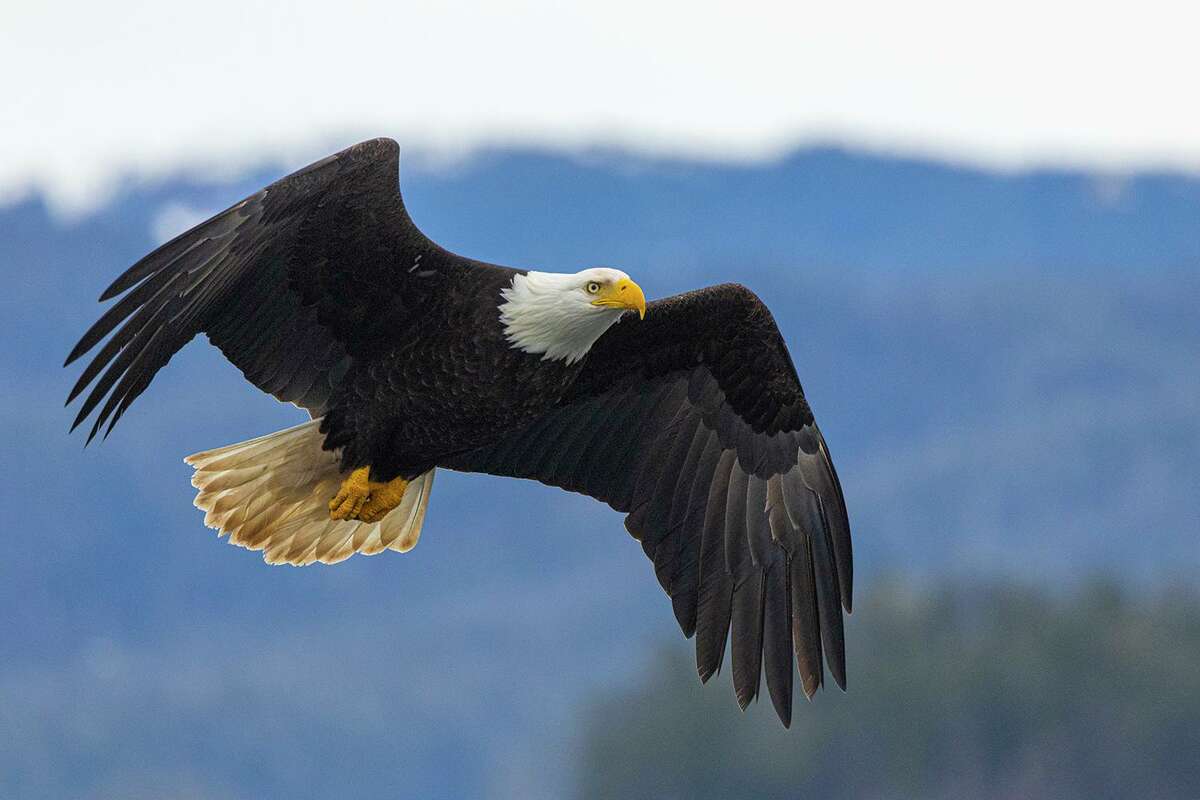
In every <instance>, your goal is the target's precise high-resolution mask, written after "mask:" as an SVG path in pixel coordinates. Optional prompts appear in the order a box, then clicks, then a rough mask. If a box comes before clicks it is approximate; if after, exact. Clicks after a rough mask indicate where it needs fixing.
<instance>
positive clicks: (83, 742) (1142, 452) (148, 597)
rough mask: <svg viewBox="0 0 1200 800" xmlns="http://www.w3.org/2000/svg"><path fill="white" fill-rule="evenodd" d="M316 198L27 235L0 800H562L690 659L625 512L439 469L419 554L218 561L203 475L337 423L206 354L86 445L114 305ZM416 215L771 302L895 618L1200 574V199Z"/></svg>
mask: <svg viewBox="0 0 1200 800" xmlns="http://www.w3.org/2000/svg"><path fill="white" fill-rule="evenodd" d="M297 166H298V165H297ZM279 174H281V173H280V172H279V171H274V172H268V171H265V170H263V171H258V172H256V173H254V174H252V175H248V176H246V177H244V178H242V179H239V180H237V181H235V182H231V183H223V184H201V183H198V182H195V181H192V180H188V179H184V178H177V179H171V180H166V181H163V182H161V183H156V184H152V185H141V184H132V183H131V184H129V185H127V186H125V187H124V188H123V189H122V190H121V191H120V192H119V194H118V195H117V196H116V197H115V198H113V199H112V201H111V202H109V203H107V204H106V205H104V206H103V207H102V208H100V209H98V210H97V211H96V212H94V213H92V214H89V215H88V216H86V217H83V218H82V219H78V220H75V221H69V222H68V221H63V220H60V219H58V218H56V217H54V216H53V215H52V214H50V213H49V212H48V211H47V209H46V206H45V204H44V203H43V202H42V200H41V199H40V198H39V197H36V196H35V197H31V198H27V199H25V200H23V201H21V202H19V203H17V204H14V205H11V206H9V207H7V208H3V209H0V256H2V258H0V264H3V268H4V269H5V271H6V277H7V279H8V280H7V287H6V292H5V293H4V296H3V298H2V299H0V303H2V304H3V305H2V307H0V312H2V313H0V318H2V319H3V322H0V325H3V341H4V342H5V345H4V348H3V351H2V355H0V359H2V361H0V367H2V369H3V373H4V376H5V385H6V391H5V394H4V400H3V402H4V411H5V418H6V419H7V420H8V425H7V426H6V427H5V432H4V442H5V451H6V453H7V454H8V458H7V459H6V467H5V474H4V480H3V481H0V503H2V504H3V507H4V508H6V509H8V510H9V514H8V516H7V517H6V521H5V524H4V533H5V536H6V541H7V542H8V544H9V548H8V551H9V554H10V557H9V558H7V559H4V560H3V561H0V604H2V606H3V608H5V609H6V611H5V613H4V614H2V615H0V705H2V706H3V707H4V708H5V709H6V713H5V714H4V715H3V719H0V795H2V796H5V797H23V796H31V797H32V796H38V797H46V796H72V795H79V794H112V795H124V796H128V795H130V794H133V793H137V792H144V793H153V792H154V791H155V787H157V786H171V787H173V788H174V789H178V790H179V791H180V792H185V790H186V791H193V792H194V793H195V794H197V795H200V796H243V795H245V796H261V795H263V794H271V795H275V796H292V797H320V796H327V795H330V794H343V795H344V794H345V793H347V792H350V793H351V794H354V795H355V796H361V797H374V796H379V797H384V796H388V797H394V796H421V797H439V796H445V797H453V796H463V795H472V796H474V795H482V794H489V795H492V796H510V795H512V796H523V797H528V796H557V795H559V794H561V790H562V787H563V786H564V785H565V784H564V781H566V779H567V774H568V772H569V767H570V763H571V759H572V757H573V752H574V751H573V748H574V747H575V746H576V744H577V742H576V740H575V738H574V731H575V724H574V717H573V715H574V714H575V713H577V710H578V709H579V708H580V707H581V703H582V701H583V700H584V699H585V698H587V697H588V696H590V694H591V693H593V692H595V691H598V690H600V689H603V688H604V687H605V686H611V685H613V684H615V683H618V682H620V681H623V680H625V679H626V678H628V677H629V676H630V675H631V674H632V673H633V672H635V671H636V670H637V669H639V667H640V666H641V665H642V664H644V663H646V662H647V661H648V660H649V654H650V653H652V652H654V650H655V649H656V648H657V647H659V646H660V645H662V644H663V643H664V642H674V641H675V640H676V639H677V638H678V637H679V632H678V629H677V628H676V627H675V624H674V620H673V618H672V616H671V611H670V604H669V602H668V601H667V600H666V598H665V596H663V595H662V593H661V590H660V589H659V587H658V586H657V585H656V582H655V580H654V578H653V572H652V569H651V568H650V564H649V563H648V562H647V560H646V559H645V558H644V556H643V555H642V554H641V552H640V548H639V546H638V545H637V543H636V542H634V541H632V540H631V539H630V538H629V537H628V535H627V534H626V533H625V532H624V529H623V527H622V525H621V521H620V517H619V516H618V515H617V514H615V513H613V512H611V511H609V510H608V509H606V508H604V507H602V506H600V505H599V504H597V503H594V502H592V501H589V500H587V499H585V498H581V497H578V496H575V495H569V494H567V493H564V492H561V491H558V490H555V489H550V488H546V487H541V486H538V485H535V484H531V483H526V482H517V481H504V480H498V479H491V478H484V477H479V476H463V475H456V474H453V473H441V474H439V476H438V479H437V484H436V486H435V488H434V492H433V501H432V504H431V507H430V512H429V517H428V520H427V523H426V528H425V532H424V535H423V538H422V540H421V542H420V544H419V545H418V546H417V548H416V549H415V550H414V551H413V552H412V553H410V554H407V555H404V556H400V555H396V554H387V555H382V556H379V557H375V558H361V557H359V558H354V559H351V560H350V561H349V562H346V563H345V564H342V565H340V566H338V567H335V568H323V567H312V568H307V569H299V570H298V569H291V568H271V567H267V566H266V565H264V564H263V563H262V561H261V559H260V558H259V557H258V556H257V555H256V554H251V553H247V552H245V551H241V550H237V549H234V548H230V547H228V546H227V545H225V544H223V543H220V542H218V541H217V540H216V538H215V537H214V536H213V535H212V532H210V531H208V530H207V529H205V528H203V526H202V524H201V515H200V513H199V512H197V511H196V510H195V509H193V508H192V507H191V504H190V501H191V497H192V489H191V487H190V486H189V485H188V477H189V470H188V468H187V467H186V466H185V465H184V464H183V463H182V460H181V459H182V457H183V456H184V455H186V454H188V453H190V452H194V451H196V450H201V449H205V448H208V447H213V446H217V445H221V444H226V443H229V442H233V441H238V440H241V439H245V438H249V437H251V436H255V435H258V434H262V433H265V432H268V431H271V430H276V429H278V428H282V427H284V426H287V425H290V424H294V423H295V422H297V421H299V420H300V419H301V418H302V415H301V414H300V412H298V411H297V410H296V409H294V408H291V407H287V406H279V405H278V404H276V403H274V401H272V400H271V399H270V398H266V397H264V396H262V395H261V394H259V393H258V392H257V391H256V390H255V389H253V387H251V386H249V385H248V384H247V383H246V382H245V381H244V380H243V379H242V378H241V376H240V375H239V374H238V373H237V371H236V370H235V369H234V368H233V367H231V366H230V365H228V364H226V363H225V362H224V361H223V360H222V359H221V357H220V355H219V353H217V352H216V351H215V349H213V348H211V347H209V346H207V345H206V344H204V343H202V342H200V343H194V344H192V345H191V346H189V347H188V348H186V349H185V350H184V351H183V352H181V353H180V354H179V355H178V356H177V357H176V358H175V359H174V360H173V361H172V363H171V365H170V366H169V367H168V368H166V369H165V370H164V371H163V372H162V373H161V374H160V375H159V377H158V378H157V379H156V381H155V383H154V385H153V386H152V387H151V388H150V390H149V391H148V392H147V393H146V394H145V395H144V396H143V397H142V398H141V399H140V400H139V401H138V402H137V403H136V404H135V405H134V407H133V408H132V409H131V412H130V414H128V415H127V416H126V418H125V419H124V420H123V421H122V423H121V424H120V425H119V426H118V428H117V429H116V430H115V432H114V433H113V435H112V437H111V438H110V439H109V440H108V441H107V442H104V443H103V444H100V445H93V446H91V447H89V448H87V449H86V450H84V449H83V447H82V444H83V437H81V436H79V435H78V433H77V434H76V435H74V436H70V437H69V436H67V434H66V429H67V426H68V424H69V422H70V420H71V418H72V417H73V416H74V412H73V410H63V409H62V407H61V401H62V400H63V399H64V398H65V397H66V394H67V391H68V389H69V388H70V386H71V384H72V383H73V381H74V378H75V376H76V374H77V370H76V369H71V370H63V369H62V368H61V363H62V359H63V357H64V356H65V354H66V352H67V351H68V350H69V349H70V346H71V345H72V344H73V343H74V341H75V340H76V339H77V337H78V336H79V334H80V333H81V332H82V331H83V330H84V329H85V328H86V326H87V325H88V324H90V322H91V321H93V320H94V319H95V318H96V316H97V315H98V314H99V313H100V311H101V307H100V306H99V305H97V304H96V303H95V298H96V296H97V295H98V294H99V292H100V291H101V290H102V289H103V288H104V287H105V286H106V285H107V284H108V282H109V281H110V280H111V279H112V277H114V276H115V275H116V274H117V273H118V272H120V271H121V270H122V269H124V267H125V266H127V265H128V264H129V263H131V262H132V261H133V260H135V259H136V258H138V257H139V256H140V255H142V254H144V253H145V252H146V251H148V250H149V249H151V248H152V247H153V246H154V245H155V244H156V243H157V242H158V241H159V240H160V238H161V237H162V236H164V235H166V234H167V233H168V232H169V231H170V230H171V229H172V227H173V226H174V228H178V226H179V225H180V224H181V223H182V222H183V221H184V220H187V219H194V220H195V221H198V220H199V219H201V218H203V216H205V215H207V214H208V213H210V212H213V211H216V210H218V209H220V208H223V207H225V206H227V205H229V204H231V203H233V202H235V201H236V200H238V199H240V198H241V197H242V196H244V195H246V194H248V193H250V192H251V191H253V190H255V189H257V188H258V187H260V186H261V185H263V184H265V183H267V182H268V181H270V180H273V179H274V178H275V177H278V176H279ZM402 188H403V191H404V195H405V198H406V201H407V203H408V206H409V209H410V211H411V213H412V215H413V217H414V219H415V220H416V221H417V223H418V225H420V226H421V227H422V229H423V230H425V232H426V233H427V234H429V235H430V236H431V237H432V238H434V239H435V240H437V241H439V242H440V243H441V244H443V245H445V246H447V247H449V248H451V249H453V250H456V251H458V252H461V253H463V254H465V255H470V256H472V257H476V258H481V259H484V260H489V261H496V262H499V263H508V264H513V265H520V266H529V267H535V268H544V269H552V270H558V271H569V270H575V269H580V268H583V267H585V266H590V265H593V264H610V265H615V266H619V267H621V268H623V269H626V270H627V271H629V272H630V273H631V274H632V275H634V277H635V278H636V279H637V280H638V281H639V282H640V283H641V284H642V285H643V287H645V289H646V290H647V294H648V295H649V296H651V297H657V296H663V295H666V294H671V293H674V292H678V291H683V290H685V289H688V288H693V287H695V286H698V285H703V284H707V283H714V282H719V281H725V280H736V281H739V282H742V283H745V284H747V285H748V286H750V287H751V288H752V289H754V290H755V291H757V292H758V293H759V294H760V295H761V296H762V297H763V298H764V299H765V300H766V301H767V302H768V304H769V305H770V307H771V309H772V311H773V313H774V314H775V317H776V319H777V321H778V323H779V325H780V327H781V329H782V330H783V332H784V335H785V337H786V338H787V340H788V342H789V344H790V347H791V349H792V353H793V357H794V359H795V361H796V364H797V368H798V370H799V372H800V375H801V379H802V380H803V381H804V383H805V387H806V390H807V392H808V395H809V399H810V401H811V402H812V404H813V407H814V409H815V411H816V413H817V417H818V420H819V421H820V422H821V424H822V428H823V430H824V431H825V434H826V437H827V439H828V440H829V442H830V445H831V447H832V449H833V454H834V458H835V460H836V462H837V465H838V469H839V473H840V475H841V477H842V481H843V483H844V485H845V490H846V496H847V502H848V504H849V507H850V513H851V521H852V524H853V527H854V534H855V548H856V561H857V565H858V567H859V570H858V573H859V575H860V576H861V577H860V585H864V584H868V585H869V583H870V581H872V580H873V578H876V577H878V576H880V575H882V574H884V573H886V572H897V573H901V574H904V575H908V576H915V577H918V578H919V577H920V576H932V575H945V574H949V575H958V576H988V575H991V576H1010V577H1016V578H1018V579H1020V580H1025V581H1030V582H1036V583H1039V584H1050V585H1062V584H1069V583H1071V582H1073V581H1074V580H1076V579H1078V578H1079V577H1081V576H1084V575H1087V574H1090V573H1092V572H1094V571H1097V570H1100V571H1109V572H1113V573H1115V574H1119V575H1121V576H1123V577H1124V578H1125V579H1126V580H1127V581H1129V582H1131V583H1133V584H1146V583H1151V582H1161V581H1169V580H1188V579H1194V577H1195V575H1196V574H1197V571H1198V569H1200V551H1198V550H1197V548H1196V547H1195V540H1196V534H1197V533H1198V532H1200V531H1198V530H1197V520H1200V500H1198V499H1197V496H1196V493H1195V492H1194V485H1193V484H1194V479H1195V476H1196V475H1197V474H1200V421H1198V418H1197V415H1196V413H1195V411H1196V399H1195V398H1196V397H1197V396H1200V370H1197V369H1196V354H1197V353H1200V327H1198V326H1197V325H1196V316H1195V308H1196V306H1197V302H1198V301H1200V270H1197V264H1198V263H1200V237H1198V236H1197V235H1196V231H1197V220H1200V180H1197V179H1195V178H1191V177H1187V176H1179V175H1170V174H1159V175H1134V176H1125V177H1119V176H1112V175H1092V174H1086V173H1080V172H1070V171H1039V172H1033V173H1012V174H996V173H990V172H983V171H978V170H970V169H962V168H957V167H953V166H948V165H943V164H937V163H932V162H925V161H920V160H911V159H897V158H886V157H878V156H866V155H861V154H856V153H852V152H847V151H843V150H840V149H835V148H823V149H813V150H802V151H798V152H796V153H793V154H792V155H790V156H788V157H786V158H784V159H782V160H779V161H777V162H772V163H769V164H761V165H751V166H746V165H739V166H731V165H722V164H703V163H692V162H686V161H682V160H649V159H644V158H639V157H634V156H630V155H627V154H622V153H615V152H591V153H585V154H577V155H572V156H568V155H563V154H554V153H545V152H537V151H489V152H485V153H482V154H479V155H477V156H476V157H474V158H472V159H470V160H468V161H466V162H465V163H462V164H458V165H455V166H453V167H452V168H447V169H437V168H433V167H431V166H427V165H423V164H421V163H419V162H418V163H415V164H411V165H410V163H409V162H407V161H405V162H402ZM853 624H854V622H853V619H852V620H851V623H850V628H849V635H850V636H853ZM851 670H852V671H853V665H851ZM852 679H853V676H852ZM713 684H715V685H713V686H710V687H709V689H708V691H714V692H722V693H729V692H730V689H729V687H728V685H727V684H728V679H727V678H725V677H720V678H718V679H716V680H715V681H714V682H713ZM730 702H732V699H731V700H730ZM818 702H836V698H833V697H832V696H831V697H822V698H819V699H818ZM314 751H319V752H321V753H322V754H323V758H321V759H313V758H311V753H313V752H314ZM338 764H354V765H355V768H354V770H353V771H351V772H347V771H345V770H338V769H336V768H335V767H334V766H332V765H338ZM531 776H535V777H531ZM185 793H186V792H185Z"/></svg>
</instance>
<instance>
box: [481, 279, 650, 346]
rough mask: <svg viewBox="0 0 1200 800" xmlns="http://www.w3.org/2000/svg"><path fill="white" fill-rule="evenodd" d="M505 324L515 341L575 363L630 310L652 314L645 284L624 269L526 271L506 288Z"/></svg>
mask: <svg viewBox="0 0 1200 800" xmlns="http://www.w3.org/2000/svg"><path fill="white" fill-rule="evenodd" d="M500 296H501V298H502V299H503V302H502V303H501V304H500V324H501V325H503V326H504V335H505V337H506V338H507V339H508V341H509V344H510V345H511V346H513V347H515V348H517V349H519V350H523V351H524V352H526V353H540V354H541V356H542V358H543V359H556V360H561V361H565V362H566V363H567V364H573V363H575V362H576V361H578V360H579V359H581V358H583V357H584V356H585V355H587V352H588V350H590V349H591V347H592V345H593V344H595V343H596V340H597V339H599V338H600V336H601V335H603V333H604V332H605V331H606V330H608V329H609V328H610V327H612V325H613V324H614V323H616V322H617V321H618V320H620V319H621V316H622V315H623V314H624V313H625V312H626V311H636V312H637V313H638V318H639V319H644V318H645V316H646V295H645V294H644V293H643V292H642V288H641V287H640V286H638V285H637V284H636V283H634V282H633V281H632V280H631V279H630V278H629V276H628V275H626V274H625V273H624V272H622V271H621V270H619V269H610V268H608V267H593V268H592V269H585V270H583V271H581V272H575V273H569V274H568V273H555V272H526V273H524V274H518V275H515V276H514V277H513V281H512V285H511V286H508V287H506V288H505V289H503V290H502V291H501V292H500Z"/></svg>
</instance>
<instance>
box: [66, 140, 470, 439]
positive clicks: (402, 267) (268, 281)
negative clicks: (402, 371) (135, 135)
mask: <svg viewBox="0 0 1200 800" xmlns="http://www.w3.org/2000/svg"><path fill="white" fill-rule="evenodd" d="M473 266H475V267H478V266H481V265H478V264H477V263H476V262H471V261H469V260H468V259H464V258H460V257H459V256H455V255H453V254H452V253H449V252H447V251H445V250H443V249H442V248H440V247H438V246H437V245H436V244H434V243H433V242H431V241H430V240H429V239H427V238H426V237H425V236H424V235H422V234H421V232H420V231H419V230H418V229H417V228H416V226H415V225H414V224H413V223H412V220H411V219H409V217H408V214H407V212H406V211H405V209H404V203H403V201H402V200H401V197H400V187H399V147H398V146H397V144H396V143H395V142H394V141H392V140H390V139H374V140H372V141H368V142H363V143H361V144H358V145H355V146H353V147H351V148H349V149H347V150H344V151H342V152H340V153H337V154H336V155H332V156H330V157H328V158H325V159H323V160H321V161H318V162H316V163H315V164H312V165H311V166H308V167H306V168H304V169H302V170H300V171H299V172H295V173H293V174H291V175H289V176H287V177H286V178H283V179H282V180H279V181H277V182H276V183H273V184H271V185H270V186H268V187H267V188H265V189H263V190H261V191H259V192H256V193H255V194H253V195H251V196H250V197H248V198H246V199H245V200H242V201H241V202H240V203H237V204H236V205H234V206H232V207H231V208H228V209H226V210H225V211H223V212H221V213H220V214H217V215H216V216H215V217H213V218H212V219H210V220H208V221H207V222H203V223H201V224H199V225H197V226H196V227H194V228H192V229H191V230H189V231H187V232H186V233H184V234H182V235H180V236H178V237H176V238H175V239H172V240H171V241H169V242H167V243H166V244H164V245H163V246H162V247H160V248H158V249H157V250H155V251H154V252H153V253H151V254H149V255H148V256H146V257H145V258H143V259H142V260H140V261H138V262H137V263H136V264H134V265H133V266H132V267H130V268H129V270H127V271H126V272H125V273H124V274H123V275H121V276H120V277H119V278H117V279H116V280H115V281H114V282H113V284H112V285H111V286H109V288H108V289H107V290H105V292H104V294H102V295H101V297H100V299H101V301H104V300H109V299H111V298H114V297H116V296H117V295H120V294H121V293H123V292H127V294H125V296H124V297H122V298H121V299H120V300H119V301H118V302H117V303H116V304H115V305H113V306H112V307H111V308H109V309H108V311H107V312H106V313H105V314H104V315H103V316H102V317H101V318H100V320H99V321H97V322H96V324H95V325H93V326H92V327H91V328H90V329H89V330H88V331H87V333H85V334H84V335H83V338H82V339H80V341H79V343H78V344H77V345H76V346H75V348H74V349H73V350H72V351H71V353H70V355H69V356H68V357H67V361H66V363H67V364H70V363H71V362H72V361H74V360H75V359H77V358H79V357H80V356H81V355H83V354H84V353H86V352H87V351H89V350H90V349H92V348H93V347H95V346H96V345H97V344H99V343H100V341H101V340H103V339H104V337H105V336H107V335H108V334H109V333H111V332H112V331H113V330H116V333H115V334H114V335H113V336H112V337H111V338H110V339H109V340H108V341H107V342H106V343H105V344H104V346H103V347H102V348H101V349H100V351H99V352H98V353H97V354H96V356H95V357H94V358H93V359H92V361H91V363H90V364H89V365H88V367H87V368H86V369H85V370H84V371H83V374H82V375H81V376H80V378H79V381H78V382H77V383H76V384H75V387H74V388H73V389H72V390H71V393H70V396H69V398H68V400H67V402H68V403H70V402H71V401H72V400H74V399H75V398H76V397H77V396H79V395H80V393H81V392H83V390H84V389H86V388H87V387H88V386H89V384H91V383H92V381H94V380H96V378H97V377H99V380H98V381H97V382H96V384H95V386H94V387H93V388H92V389H91V392H90V393H89V394H88V395H87V398H86V400H85V401H84V403H83V406H82V408H81V409H80V411H79V415H78V416H77V417H76V418H75V422H74V425H73V426H72V429H74V427H76V426H78V425H79V424H80V423H81V422H83V421H84V420H85V419H86V418H87V417H88V415H89V414H90V413H91V412H92V411H93V410H95V409H96V407H97V406H98V405H99V404H100V402H101V401H102V400H104V399H105V397H106V396H107V398H108V399H107V401H106V402H105V403H104V405H103V406H102V407H101V408H100V412H99V414H97V416H96V419H95V423H94V424H93V425H92V430H91V433H90V435H89V436H88V440H89V441H91V439H92V438H93V437H94V436H95V435H96V433H97V432H98V431H99V430H100V428H101V426H102V425H104V424H105V422H107V423H108V427H107V429H106V431H105V435H107V433H108V431H111V430H112V427H113V426H114V425H115V424H116V422H117V420H118V419H120V418H121V415H122V414H123V413H124V412H125V410H126V409H127V408H128V407H129V404H130V403H131V402H133V400H134V399H135V398H136V397H137V396H138V395H139V394H141V393H142V392H143V391H144V390H145V389H146V387H147V386H148V385H149V384H150V381H151V379H152V378H153V377H154V375H155V373H157V372H158V370H159V369H161V368H162V367H163V366H165V365H166V363H167V361H168V360H170V358H171V356H172V355H174V354H175V353H176V352H177V351H178V350H179V349H180V348H181V347H183V346H184V345H185V344H186V343H187V342H189V341H190V340H191V339H192V338H193V337H194V336H195V335H196V334H197V333H206V334H207V335H208V337H209V339H210V340H211V341H212V342H213V344H215V345H217V346H218V347H219V348H221V351H222V352H223V353H224V354H225V356H226V357H227V358H228V359H229V360H230V361H232V362H233V363H234V364H235V365H236V366H237V367H238V368H239V369H241V370H242V372H243V373H244V374H245V376H246V378H247V379H249V380H250V381H251V382H252V383H253V384H254V385H255V386H257V387H258V388H260V389H262V390H263V391H265V392H269V393H271V394H273V395H274V396H275V397H277V398H279V399H280V400H285V401H290V402H292V403H295V404H296V405H298V406H300V407H302V408H305V409H307V410H308V411H309V413H310V414H312V415H313V416H319V415H320V414H322V413H324V411H325V406H326V404H327V402H328V401H329V397H330V394H331V393H332V391H333V387H334V385H335V384H336V382H337V380H338V379H339V378H340V376H341V375H342V374H344V372H345V370H346V368H347V367H348V365H349V363H350V361H349V359H353V358H359V357H369V356H370V355H371V354H372V352H374V351H376V350H378V349H379V348H380V347H386V346H388V345H389V344H391V343H394V342H396V341H398V340H401V339H403V338H404V337H405V335H406V331H408V330H412V329H413V327H414V326H415V325H416V324H417V322H418V321H419V319H420V316H421V313H422V312H423V311H427V310H428V309H429V308H430V307H431V304H435V303H436V302H437V299H438V297H439V296H440V294H441V292H442V290H443V288H444V286H445V284H446V282H447V281H448V280H450V279H452V277H453V273H455V272H456V271H458V270H462V269H469V268H472V267H473ZM118 326H120V327H119V328H118Z"/></svg>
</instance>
